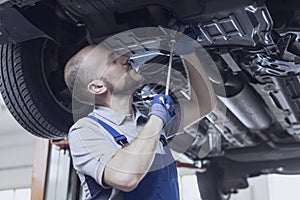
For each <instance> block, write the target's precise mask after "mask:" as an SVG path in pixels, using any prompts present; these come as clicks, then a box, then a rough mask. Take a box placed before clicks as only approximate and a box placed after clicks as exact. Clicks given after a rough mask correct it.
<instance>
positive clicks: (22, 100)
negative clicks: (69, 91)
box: [0, 39, 73, 139]
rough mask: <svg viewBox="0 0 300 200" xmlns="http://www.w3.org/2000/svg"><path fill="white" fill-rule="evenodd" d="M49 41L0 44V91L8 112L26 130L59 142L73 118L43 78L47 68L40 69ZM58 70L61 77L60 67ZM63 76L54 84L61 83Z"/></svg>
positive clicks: (61, 69) (37, 40) (36, 40)
mask: <svg viewBox="0 0 300 200" xmlns="http://www.w3.org/2000/svg"><path fill="white" fill-rule="evenodd" d="M50 42H51V41H50V40H48V39H35V40H32V41H28V42H24V43H21V44H5V45H1V46H0V50H1V70H0V90H1V94H2V97H3V99H4V102H5V103H6V105H7V107H8V109H9V111H10V112H11V114H12V115H13V117H14V118H15V119H16V120H17V121H18V123H19V124H20V125H21V126H23V127H24V128H25V129H26V130H27V131H29V132H30V133H32V134H34V135H36V136H39V137H43V138H48V139H60V138H63V137H65V136H66V135H67V133H68V129H69V127H70V126H71V125H72V124H73V117H72V114H71V110H70V109H67V108H66V106H64V105H62V104H61V103H60V102H61V101H59V100H58V99H57V98H56V97H55V95H54V94H53V91H51V88H50V87H49V83H48V82H47V80H46V78H45V77H46V76H45V69H48V68H49V66H46V65H45V66H43V65H44V63H43V57H45V56H47V55H44V53H45V49H46V48H45V47H46V46H45V45H48V44H50ZM50 47H51V48H52V47H54V45H53V44H52V46H50ZM55 59H56V57H55V56H54V58H53V60H55ZM48 64H49V63H48ZM52 64H53V63H51V65H52ZM58 69H60V71H61V76H62V77H63V68H62V66H60V68H58ZM55 77H57V76H55ZM62 77H60V80H55V82H61V81H63V78H62ZM62 84H64V82H63V83H62ZM69 104H70V105H71V98H69Z"/></svg>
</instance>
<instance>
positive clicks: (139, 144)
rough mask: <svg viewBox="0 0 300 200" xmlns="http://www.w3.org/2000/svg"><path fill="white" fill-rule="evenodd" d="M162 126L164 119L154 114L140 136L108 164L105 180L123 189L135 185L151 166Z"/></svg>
mask: <svg viewBox="0 0 300 200" xmlns="http://www.w3.org/2000/svg"><path fill="white" fill-rule="evenodd" d="M162 127H163V121H162V120H161V119H160V118H159V117H156V116H154V115H152V116H151V117H150V118H149V120H148V122H147V123H146V125H145V127H144V128H143V130H142V131H141V133H140V134H139V135H138V137H137V138H136V139H135V140H134V141H133V142H132V143H130V144H129V145H128V146H126V147H124V148H123V149H121V150H119V151H118V152H117V153H116V154H115V155H114V157H113V158H112V159H111V160H110V161H109V163H108V164H107V165H106V168H105V171H104V182H105V183H106V184H108V185H111V186H113V187H116V188H119V189H123V190H130V189H131V188H132V187H134V186H133V185H135V184H136V183H138V182H139V181H140V180H141V179H142V178H143V177H144V175H145V174H146V173H147V172H148V170H149V168H150V167H151V164H152V162H153V159H154V156H155V153H156V147H157V143H158V141H159V137H160V132H161V129H162ZM126 185H128V189H127V188H126ZM124 186H125V188H124Z"/></svg>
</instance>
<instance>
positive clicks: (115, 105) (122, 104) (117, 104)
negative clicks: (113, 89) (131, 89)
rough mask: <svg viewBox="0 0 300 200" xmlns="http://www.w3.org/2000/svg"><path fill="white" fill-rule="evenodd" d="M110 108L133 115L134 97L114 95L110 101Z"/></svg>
mask: <svg viewBox="0 0 300 200" xmlns="http://www.w3.org/2000/svg"><path fill="white" fill-rule="evenodd" d="M110 108H111V109H112V110H114V111H116V112H119V113H123V114H126V115H128V114H133V109H132V95H127V96H125V95H113V96H112V98H111V101H110Z"/></svg>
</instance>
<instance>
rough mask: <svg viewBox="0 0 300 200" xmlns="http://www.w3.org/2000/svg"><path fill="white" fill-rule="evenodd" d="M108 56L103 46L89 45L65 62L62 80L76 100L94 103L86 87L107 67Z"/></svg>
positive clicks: (107, 51) (108, 52)
mask: <svg viewBox="0 0 300 200" xmlns="http://www.w3.org/2000/svg"><path fill="white" fill-rule="evenodd" d="M109 54H110V51H109V50H108V49H106V48H105V47H103V46H99V45H89V46H86V47H84V48H83V49H81V50H80V51H79V52H78V53H76V54H75V55H74V56H73V57H72V58H71V59H70V60H69V61H68V62H67V64H66V66H65V71H64V79H65V82H66V84H67V86H68V88H69V89H70V91H71V92H72V94H73V96H74V97H75V98H76V99H77V100H79V101H81V102H83V103H87V104H93V103H94V96H93V95H92V94H91V93H90V92H89V91H88V89H87V86H88V84H89V83H90V82H91V81H93V80H94V79H96V78H100V77H101V73H102V72H103V71H104V69H105V67H106V66H107V65H108V63H107V62H108V56H109ZM101 69H102V70H101Z"/></svg>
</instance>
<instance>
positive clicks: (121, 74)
mask: <svg viewBox="0 0 300 200" xmlns="http://www.w3.org/2000/svg"><path fill="white" fill-rule="evenodd" d="M105 53H106V56H105V57H106V60H107V62H106V63H107V64H106V67H105V69H104V70H103V69H102V70H103V73H102V74H101V76H102V77H103V78H105V79H106V80H107V81H108V82H109V83H110V85H111V86H112V87H113V88H110V89H112V90H113V91H112V92H113V93H114V94H128V93H131V94H132V92H133V91H134V90H135V89H136V88H137V87H139V86H140V85H139V84H140V83H141V82H142V80H143V77H142V76H141V75H140V74H138V73H137V72H136V71H135V70H134V69H133V68H132V66H131V65H130V63H129V61H130V58H129V56H127V55H119V54H117V53H114V52H110V51H108V52H105Z"/></svg>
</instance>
